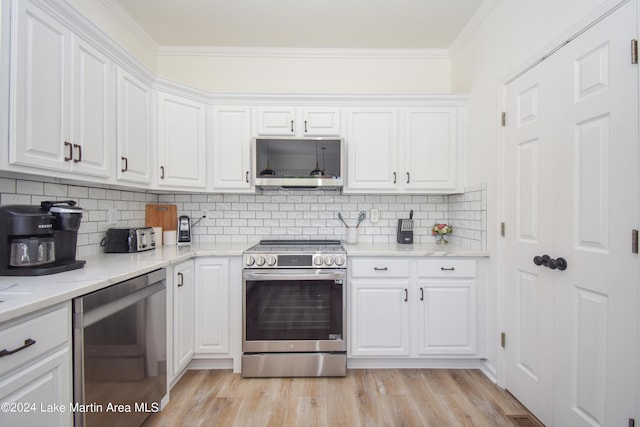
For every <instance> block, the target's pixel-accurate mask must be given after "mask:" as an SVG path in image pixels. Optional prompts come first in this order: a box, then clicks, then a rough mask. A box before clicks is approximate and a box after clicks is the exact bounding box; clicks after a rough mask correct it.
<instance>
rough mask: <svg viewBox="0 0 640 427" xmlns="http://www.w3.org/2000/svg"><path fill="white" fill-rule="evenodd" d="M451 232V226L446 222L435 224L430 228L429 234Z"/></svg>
mask: <svg viewBox="0 0 640 427" xmlns="http://www.w3.org/2000/svg"><path fill="white" fill-rule="evenodd" d="M450 233H453V227H452V226H450V225H447V224H435V225H434V226H433V227H432V228H431V234H433V235H436V234H450Z"/></svg>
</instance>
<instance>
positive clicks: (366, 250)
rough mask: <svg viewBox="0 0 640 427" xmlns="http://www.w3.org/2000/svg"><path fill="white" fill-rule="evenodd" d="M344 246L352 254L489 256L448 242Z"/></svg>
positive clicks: (346, 244) (485, 252) (344, 244)
mask: <svg viewBox="0 0 640 427" xmlns="http://www.w3.org/2000/svg"><path fill="white" fill-rule="evenodd" d="M342 246H344V248H345V249H346V251H347V255H350V256H403V257H406V256H409V257H422V256H463V257H488V256H489V252H487V251H485V250H479V249H470V248H465V247H462V246H457V245H453V244H451V243H447V244H446V245H439V244H437V243H413V244H410V245H405V244H400V243H357V244H355V245H350V244H348V243H343V244H342Z"/></svg>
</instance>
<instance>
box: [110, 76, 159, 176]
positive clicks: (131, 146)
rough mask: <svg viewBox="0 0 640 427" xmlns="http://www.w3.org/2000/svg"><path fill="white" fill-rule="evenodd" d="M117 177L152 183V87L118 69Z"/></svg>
mask: <svg viewBox="0 0 640 427" xmlns="http://www.w3.org/2000/svg"><path fill="white" fill-rule="evenodd" d="M117 104H118V108H117V109H118V114H117V124H116V128H117V154H116V156H117V159H118V162H119V165H118V168H117V169H116V171H117V177H118V179H119V180H122V181H128V182H134V183H139V184H150V183H151V161H152V159H153V154H152V153H153V152H154V151H152V139H151V137H152V134H151V123H152V122H151V87H149V85H147V84H146V83H144V82H143V81H142V80H140V79H138V78H137V77H135V76H134V75H132V74H131V73H129V72H127V71H125V70H123V69H118V79H117Z"/></svg>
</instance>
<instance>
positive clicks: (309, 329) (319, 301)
mask: <svg viewBox="0 0 640 427" xmlns="http://www.w3.org/2000/svg"><path fill="white" fill-rule="evenodd" d="M311 276H312V277H314V278H305V275H300V276H299V278H296V277H298V276H296V275H295V274H291V273H289V274H282V275H281V274H273V275H272V274H268V273H264V274H261V275H260V278H259V279H256V278H247V277H246V276H245V301H244V302H245V304H244V305H245V307H244V312H245V318H244V321H245V341H247V342H250V341H295V340H313V341H318V340H342V339H343V332H344V331H343V327H344V301H343V299H344V289H343V283H344V281H345V280H344V279H343V278H334V277H332V278H322V277H319V276H321V275H311ZM340 277H342V276H340Z"/></svg>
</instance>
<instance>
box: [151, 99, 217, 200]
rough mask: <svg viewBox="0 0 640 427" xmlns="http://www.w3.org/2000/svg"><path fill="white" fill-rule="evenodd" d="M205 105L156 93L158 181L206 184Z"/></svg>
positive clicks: (172, 184) (184, 185) (162, 183)
mask: <svg viewBox="0 0 640 427" xmlns="http://www.w3.org/2000/svg"><path fill="white" fill-rule="evenodd" d="M206 129H207V124H206V107H205V106H204V104H202V103H200V102H196V101H192V100H190V99H187V98H183V97H179V96H175V95H169V94H166V93H158V167H159V172H158V173H159V175H158V185H160V186H169V187H181V188H204V187H206V185H207V172H206V170H205V167H206V164H207V156H206V153H207V147H206V133H207V132H206Z"/></svg>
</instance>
